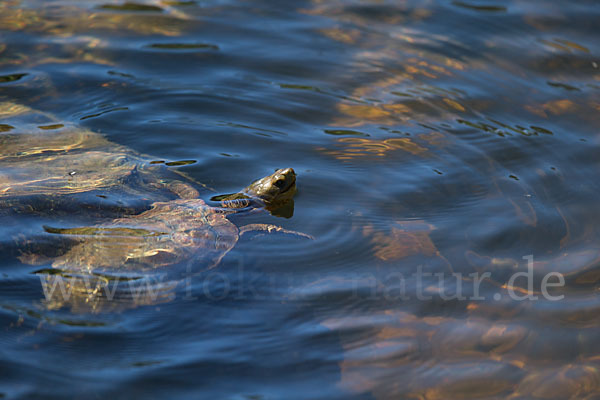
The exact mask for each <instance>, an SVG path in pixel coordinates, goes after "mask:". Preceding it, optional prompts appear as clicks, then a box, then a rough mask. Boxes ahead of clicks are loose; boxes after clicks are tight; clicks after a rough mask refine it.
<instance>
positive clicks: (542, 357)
mask: <svg viewBox="0 0 600 400" xmlns="http://www.w3.org/2000/svg"><path fill="white" fill-rule="evenodd" d="M598 17H599V9H598V7H597V4H596V2H594V1H589V0H588V1H586V0H578V1H570V2H562V1H547V0H545V1H535V0H528V1H519V0H514V1H508V2H500V1H496V2H494V1H484V0H481V1H477V2H474V1H464V2H463V1H401V2H386V1H358V0H357V1H350V0H347V1H346V0H342V1H327V2H325V1H320V0H313V1H298V2H275V1H254V0H253V1H234V0H231V1H225V0H222V1H189V2H187V1H185V2H170V1H162V2H159V1H139V2H138V3H119V2H108V1H107V2H102V1H85V2H83V1H54V0H53V1H35V0H31V1H26V0H23V1H19V0H8V1H2V2H0V101H2V102H3V107H4V108H3V111H2V112H3V113H2V115H0V117H1V118H2V120H1V121H0V124H2V125H0V131H1V132H2V133H1V135H2V136H3V137H4V138H7V137H12V138H13V140H17V141H23V143H25V144H26V145H24V150H23V149H22V150H21V153H19V154H16V153H14V154H13V153H11V151H14V148H11V147H10V146H14V144H13V145H11V144H10V143H11V142H10V141H7V140H6V139H5V140H3V141H2V142H0V143H1V144H0V146H2V148H3V150H4V151H3V153H2V155H3V161H2V162H1V164H0V165H1V167H0V178H1V179H0V183H2V184H3V185H4V186H3V188H6V185H7V184H6V179H8V178H6V177H9V178H10V179H12V181H10V182H12V183H11V184H12V185H13V186H14V184H15V181H16V182H19V179H25V178H23V177H22V176H21V178H18V179H17V178H15V176H19V175H18V174H17V172H16V169H15V168H16V166H18V165H20V166H21V167H23V165H24V164H23V163H21V164H17V163H18V162H19V160H22V158H19V157H22V156H23V155H24V153H23V152H29V153H31V152H32V151H33V150H34V149H38V150H39V149H42V150H44V149H45V150H46V151H48V150H49V148H50V147H52V146H50V145H49V139H48V138H49V137H50V136H49V135H51V134H57V135H58V137H59V138H60V140H59V141H61V140H62V142H61V144H60V146H66V147H69V146H70V147H69V149H71V148H73V146H75V143H79V142H77V140H82V141H81V143H84V144H83V145H82V146H80V147H81V148H83V151H86V149H88V148H89V143H90V142H86V140H92V141H96V142H94V143H101V147H102V148H103V149H105V150H106V151H107V153H108V154H114V153H119V154H123V153H125V154H127V156H128V157H133V158H134V159H135V160H141V161H135V162H140V163H142V164H143V165H158V166H159V167H160V169H159V170H158V171H159V172H157V173H156V175H152V174H154V173H153V172H152V173H151V175H150V176H160V177H161V178H160V179H162V177H164V176H174V175H173V174H175V175H177V174H179V173H184V174H185V175H186V178H184V179H185V180H186V181H187V180H188V179H189V181H190V182H191V181H195V182H198V183H201V184H198V183H197V184H195V185H196V188H198V189H200V191H201V197H202V198H203V199H205V200H206V201H208V202H210V200H209V199H210V198H211V197H212V196H214V195H215V194H226V193H234V192H236V191H237V190H239V189H241V188H243V187H245V186H246V185H247V184H249V183H250V182H251V181H252V180H254V179H257V178H259V177H262V176H265V175H267V174H270V173H272V172H273V170H274V169H276V168H283V167H293V168H294V169H295V171H296V173H297V174H298V181H297V186H298V194H297V195H296V197H295V202H294V209H293V213H292V212H290V210H289V209H288V210H287V212H283V213H279V216H277V215H271V214H270V213H252V214H243V215H236V216H234V217H232V221H233V222H235V223H236V224H237V225H244V224H249V223H262V224H275V225H280V226H283V227H284V228H285V229H288V230H295V231H299V232H304V233H307V234H310V235H312V236H314V238H315V239H314V240H306V239H303V238H301V237H298V236H294V235H281V234H274V235H260V234H258V235H254V236H252V237H249V238H242V239H240V241H239V242H238V243H237V245H236V246H235V247H234V248H233V249H232V250H231V251H230V252H229V253H227V254H226V255H225V257H224V258H223V259H222V260H221V262H220V264H219V266H218V267H217V268H214V269H211V270H203V269H202V268H201V267H202V265H198V264H194V263H189V262H188V263H187V264H186V263H183V264H181V263H180V264H179V265H174V266H173V268H172V270H169V269H166V271H169V272H164V273H163V272H162V271H164V269H163V270H160V271H161V272H160V273H158V272H157V273H156V274H155V276H154V278H153V279H155V281H151V283H152V284H151V285H150V286H148V288H149V289H153V290H155V292H152V293H154V294H156V297H152V296H150V297H148V296H144V293H146V292H145V291H144V290H143V287H142V290H141V292H137V293H142V296H141V297H140V296H138V297H135V296H134V295H133V294H130V297H127V296H125V295H124V293H125V292H126V288H128V286H127V282H128V281H122V282H120V284H121V285H125V286H123V287H121V288H120V289H119V292H118V293H119V296H117V297H116V298H115V299H113V300H112V301H108V300H107V299H106V298H100V299H99V300H96V302H94V301H88V302H86V301H85V299H86V297H85V296H83V297H81V296H80V297H79V298H77V297H76V298H75V299H76V300H77V299H79V301H78V302H77V301H75V300H73V301H71V302H69V301H66V302H63V303H61V302H60V301H57V300H56V296H55V297H52V296H50V297H47V295H48V293H47V290H48V282H50V283H52V282H56V281H52V279H59V280H60V279H67V280H68V279H69V278H68V276H66V275H64V274H63V275H61V272H60V270H59V269H57V268H53V267H52V262H53V259H54V257H56V256H57V255H60V254H62V253H64V252H65V251H69V248H71V247H72V246H73V244H72V243H70V244H69V243H68V241H66V242H65V240H62V239H61V238H62V235H57V234H56V233H54V234H53V233H52V232H53V231H52V229H48V227H50V228H53V229H55V231H54V232H56V229H60V228H70V227H81V226H93V225H96V224H99V223H103V222H106V221H110V220H112V219H114V218H118V217H121V216H123V215H128V214H129V215H131V214H133V215H135V214H138V213H141V212H143V211H144V210H146V209H148V208H149V207H150V205H151V203H152V202H154V201H164V200H169V199H172V198H173V196H172V195H171V196H169V195H167V194H166V193H164V191H159V190H149V189H148V188H144V187H143V185H140V181H136V180H133V181H131V180H127V179H124V178H123V179H121V180H117V181H118V184H116V186H114V182H113V186H109V187H108V188H100V189H98V190H96V191H92V192H89V191H88V192H82V193H76V194H72V195H63V196H56V197H55V198H50V199H48V198H47V197H44V196H39V193H38V194H37V195H31V196H29V197H25V200H23V199H16V198H15V197H14V196H13V197H11V196H9V195H4V196H3V197H2V198H1V200H2V210H1V213H0V218H1V220H2V223H1V225H2V227H1V228H0V230H1V232H2V236H1V237H2V239H1V242H0V244H1V246H2V257H1V264H0V269H1V271H0V273H1V278H0V326H1V327H2V329H1V331H0V344H1V345H0V397H3V398H8V399H18V398H23V399H35V398H107V397H111V398H114V399H121V398H123V399H129V398H138V397H142V396H144V397H145V398H181V399H188V398H208V397H213V398H226V399H276V398H287V399H321V398H328V399H332V398H340V399H348V398H353V399H354V398H356V399H363V398H364V399H372V398H373V399H392V398H394V399H398V398H405V399H428V400H431V399H450V398H451V399H483V398H486V399H488V398H489V399H495V398H511V399H530V398H541V399H567V398H573V399H575V398H576V399H583V398H585V399H592V398H598V397H599V396H600V364H599V360H600V354H599V353H598V349H597V347H598V346H597V340H598V324H599V322H600V321H599V320H598V307H600V304H599V302H598V296H597V289H598V279H599V276H600V275H599V265H600V264H599V263H600V261H599V260H600V247H599V246H598V243H600V242H599V240H598V239H599V231H598V228H597V227H598V226H599V222H600V217H599V216H598V213H597V199H598V195H599V194H600V186H599V184H598V180H597V179H596V177H597V174H598V171H599V165H598V161H597V160H598V158H597V152H598V144H599V143H598V127H599V126H600V124H599V123H600V120H599V115H600V97H599V89H600V69H599V64H600V60H599V59H598V57H597V53H598V50H599V48H598V40H597V32H598V30H597V26H596V25H597V21H598ZM19 107H20V108H19ZM26 107H27V108H26ZM7 110H8V111H7ZM18 110H21V111H20V112H19V111H18ZM59 125H64V126H59ZM39 126H43V127H45V128H46V129H41V128H39ZM64 132H70V133H69V134H68V135H67V134H66V133H64ZM81 132H88V133H89V134H90V135H91V137H92V138H93V139H85V140H83V139H81ZM10 135H13V136H10ZM14 135H17V136H14ZM69 135H70V136H69ZM15 137H16V138H18V139H14V138H15ZM64 138H67V140H63V139H64ZM77 138H79V139H77ZM53 146H55V147H56V146H57V145H53ZM86 146H88V147H86ZM60 148H61V149H63V147H60ZM53 151H56V149H54V150H53ZM77 151H81V150H76V149H75V150H69V151H66V152H65V151H62V152H60V151H59V152H58V153H57V154H58V155H57V159H58V160H59V161H60V160H61V159H62V160H65V159H66V157H68V156H69V155H73V154H78V153H77ZM29 153H28V154H29ZM11 154H12V157H13V158H12V159H11V158H10V157H9V156H10V155H11ZM46 154H48V153H46ZM34 157H39V156H34ZM136 157H139V159H138V158H136ZM75 158H76V157H75ZM101 158H102V157H101ZM85 159H88V160H89V159H90V158H89V157H87V158H85ZM102 160H104V158H102ZM149 161H163V162H166V163H174V164H170V165H168V166H165V165H163V164H149V163H148V162H149ZM115 163H116V164H111V165H121V166H122V165H131V164H127V162H126V161H123V160H121V161H118V160H117V161H115ZM67 164H68V163H67ZM27 165H29V166H31V165H33V164H31V165H30V164H27ZM33 168H34V169H33V170H34V171H36V169H35V168H37V171H39V174H40V176H42V175H43V174H46V175H52V173H53V170H52V169H43V168H40V167H39V166H35V165H34V167H33ZM103 168H104V171H110V170H111V169H110V168H114V167H106V166H105V167H103ZM101 170H102V169H101ZM42 171H44V172H42ZM78 171H79V176H78V175H76V174H75V175H72V176H69V177H67V176H66V174H62V175H60V174H59V175H60V176H62V177H63V178H61V179H64V181H61V182H71V183H70V184H74V183H73V182H76V181H75V179H79V181H77V182H84V181H85V180H84V179H82V178H81V176H82V175H81V174H82V171H84V169H83V168H81V167H76V168H75V167H74V171H72V172H75V173H77V172H78ZM85 171H87V173H90V174H93V173H95V172H97V171H98V167H94V168H92V167H90V168H88V169H86V170H85ZM85 171H84V172H85ZM61 173H62V172H61ZM34 175H35V176H37V175H36V173H35V172H34ZM25 176H29V178H31V173H30V174H29V175H25ZM85 176H86V177H87V176H91V175H85ZM94 176H95V175H94ZM124 176H126V177H127V176H131V175H127V174H125V175H124ZM120 178H122V176H120ZM69 179H70V180H69ZM157 179H158V178H157ZM182 179H183V178H182ZM3 180H4V182H3ZM202 185H204V187H203V186H202ZM58 187H60V185H58ZM62 187H64V185H62ZM53 190H55V191H56V190H58V189H56V188H55V189H53ZM42 192H43V191H42ZM97 195H100V196H103V197H98V196H97ZM211 204H214V203H211ZM275 214H277V213H275ZM291 214H293V216H292V215H291ZM44 227H46V229H45V228H44ZM31 249H33V250H31ZM102 251H105V250H102V248H100V250H99V253H98V254H100V257H102V256H103V255H104V253H102ZM529 260H531V265H530V266H528V263H529ZM32 263H35V264H36V265H32ZM519 272H521V273H522V274H521V275H520V276H515V274H516V273H519ZM113 273H114V271H113ZM550 273H555V274H553V275H549V274H550ZM558 273H559V274H560V275H559V274H558ZM136 274H137V275H136ZM145 274H146V275H145ZM84 275H85V274H84ZM147 275H150V276H153V273H148V271H145V272H144V271H136V270H135V269H134V270H133V271H129V270H128V271H127V273H124V274H123V275H122V276H120V277H121V278H123V277H127V278H128V279H132V280H133V281H134V282H137V281H136V279H137V280H140V279H141V280H142V281H143V279H142V278H143V277H144V276H147ZM140 276H141V277H142V278H140ZM109 278H110V276H109ZM109 278H106V277H102V276H100V278H98V277H96V279H97V280H98V279H99V281H100V282H106V281H102V279H109ZM113 278H114V276H113ZM515 278H516V279H515ZM511 279H512V280H511ZM561 279H562V280H563V284H561ZM108 282H109V283H110V281H108ZM156 282H160V283H156ZM544 283H545V284H546V287H545V289H547V291H546V292H544V291H543V290H542V289H543V288H542V286H543V285H544ZM529 285H531V286H529ZM131 287H134V288H135V287H137V286H135V285H133V286H131ZM138 289H139V287H138ZM45 290H46V292H45ZM132 293H134V294H135V293H136V292H135V291H134V292H132ZM526 296H529V297H528V298H525V297H526ZM533 296H534V297H536V299H533ZM98 304H99V305H100V306H98V307H96V306H97V305H98Z"/></svg>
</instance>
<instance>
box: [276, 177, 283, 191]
mask: <svg viewBox="0 0 600 400" xmlns="http://www.w3.org/2000/svg"><path fill="white" fill-rule="evenodd" d="M274 185H275V186H277V187H278V188H279V189H283V187H284V186H285V179H278V180H276V181H275V183H274Z"/></svg>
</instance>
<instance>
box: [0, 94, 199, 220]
mask: <svg viewBox="0 0 600 400" xmlns="http://www.w3.org/2000/svg"><path fill="white" fill-rule="evenodd" d="M0 146H1V148H2V154H1V155H0V204H2V205H3V206H4V207H3V208H4V209H9V208H12V209H15V208H18V209H21V210H28V209H29V210H31V209H32V207H33V206H32V204H36V205H37V207H38V208H41V210H42V211H41V212H44V211H45V210H46V209H48V208H52V209H53V210H58V211H60V210H61V209H62V210H65V209H66V208H65V205H66V204H68V203H79V204H81V202H82V199H81V198H80V199H78V202H73V201H72V199H71V197H70V195H77V194H82V193H83V194H86V193H90V194H95V195H96V196H93V195H92V196H88V198H86V199H85V201H83V202H85V203H89V202H90V201H92V202H93V203H94V204H97V203H98V202H99V203H100V204H99V205H100V206H101V207H102V206H106V207H110V206H111V205H115V204H116V203H120V204H126V203H127V202H126V201H124V200H123V197H124V196H126V195H129V198H130V199H131V200H132V202H133V203H135V204H136V205H138V206H139V207H144V208H147V205H148V203H149V201H148V202H146V204H138V203H139V200H141V199H143V198H145V197H149V198H151V199H152V200H153V201H157V200H170V199H173V198H174V197H176V198H186V199H193V198H198V197H199V192H198V190H197V189H196V187H199V186H203V185H202V184H200V183H198V182H195V181H194V180H193V179H191V178H190V177H188V176H187V175H185V174H183V173H181V172H180V171H176V170H173V169H171V168H167V166H168V165H169V164H171V163H168V162H167V163H165V162H164V161H154V160H152V158H151V157H149V156H145V155H142V154H138V153H136V152H135V151H133V150H132V149H130V148H128V147H126V146H123V145H119V144H117V143H114V142H111V141H110V140H108V139H107V138H105V137H104V136H103V135H101V134H99V133H96V132H93V131H90V130H88V129H85V128H82V127H81V126H78V125H75V124H69V123H67V122H63V121H59V120H57V119H56V118H55V117H53V116H52V115H50V114H46V113H43V112H39V111H35V110H32V109H30V108H28V107H26V106H22V105H18V104H14V103H9V102H4V103H0ZM189 162H190V163H191V162H192V161H189ZM172 164H178V163H177V162H175V163H172ZM161 189H164V190H161ZM108 195H114V197H115V199H112V197H111V198H109V196H108ZM90 199H91V200H90ZM100 199H103V200H100ZM40 203H41V205H40ZM139 207H137V208H134V209H133V210H132V212H137V211H139V210H140V208H139ZM33 211H35V210H33Z"/></svg>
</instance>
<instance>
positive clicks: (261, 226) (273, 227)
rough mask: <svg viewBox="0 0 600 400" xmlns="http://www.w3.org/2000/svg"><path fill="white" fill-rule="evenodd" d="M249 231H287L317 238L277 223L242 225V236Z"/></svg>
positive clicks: (295, 234) (307, 237)
mask: <svg viewBox="0 0 600 400" xmlns="http://www.w3.org/2000/svg"><path fill="white" fill-rule="evenodd" d="M248 232H265V233H285V234H288V235H294V236H300V237H303V238H306V239H310V240H315V238H314V237H313V236H311V235H308V234H306V233H302V232H297V231H290V230H288V229H285V228H282V227H281V226H277V225H270V224H249V225H244V226H242V227H240V236H242V235H243V234H245V233H248Z"/></svg>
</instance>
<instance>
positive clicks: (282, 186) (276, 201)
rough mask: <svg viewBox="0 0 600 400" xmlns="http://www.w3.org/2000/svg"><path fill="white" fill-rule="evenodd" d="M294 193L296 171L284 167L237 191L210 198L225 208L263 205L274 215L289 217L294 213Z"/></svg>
mask: <svg viewBox="0 0 600 400" xmlns="http://www.w3.org/2000/svg"><path fill="white" fill-rule="evenodd" d="M295 194H296V173H295V172H294V170H293V169H291V168H285V169H278V170H276V171H275V173H273V174H271V175H269V176H265V177H264V178H261V179H259V180H257V181H254V182H253V183H252V184H251V185H250V186H248V187H247V188H245V189H244V190H242V191H240V192H239V193H234V194H226V195H220V196H213V197H212V198H211V200H213V201H220V202H221V205H222V206H223V207H226V208H246V207H248V206H259V207H264V208H265V209H266V210H267V211H269V212H270V213H271V214H272V215H274V216H277V217H285V218H290V217H291V216H292V215H294V200H293V197H294V195H295ZM253 200H254V201H253Z"/></svg>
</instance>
